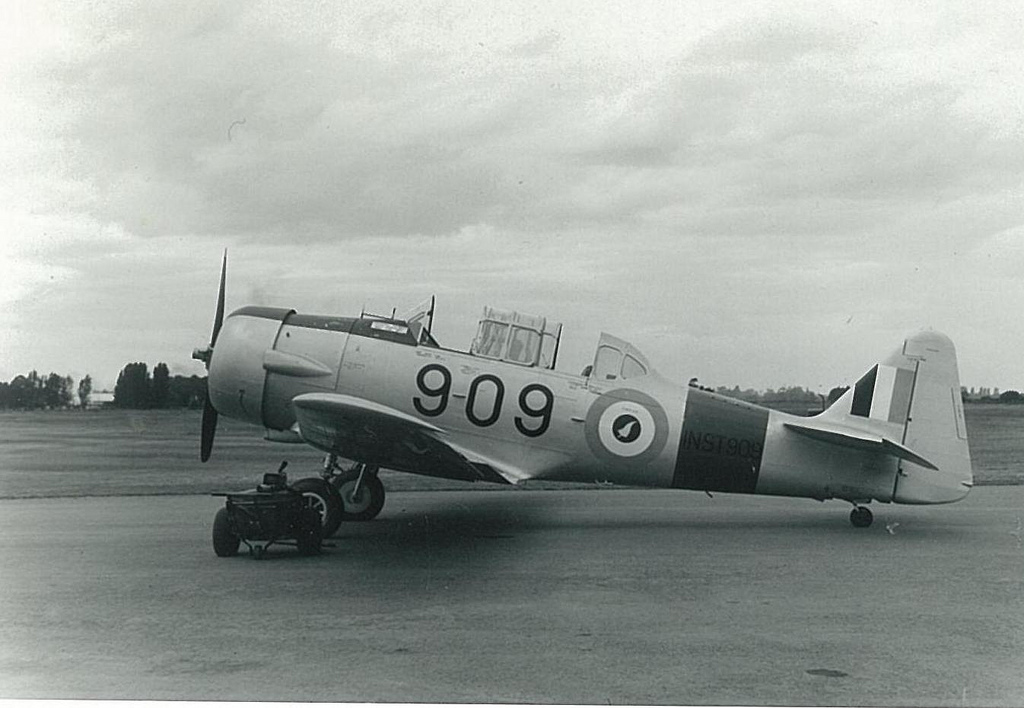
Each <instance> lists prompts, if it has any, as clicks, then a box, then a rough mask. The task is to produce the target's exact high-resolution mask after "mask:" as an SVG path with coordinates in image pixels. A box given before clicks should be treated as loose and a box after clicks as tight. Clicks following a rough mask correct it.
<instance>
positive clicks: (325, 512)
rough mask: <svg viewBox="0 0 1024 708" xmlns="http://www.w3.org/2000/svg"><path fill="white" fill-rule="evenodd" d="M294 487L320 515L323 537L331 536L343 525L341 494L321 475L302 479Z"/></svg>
mask: <svg viewBox="0 0 1024 708" xmlns="http://www.w3.org/2000/svg"><path fill="white" fill-rule="evenodd" d="M292 489H294V490H295V491H297V492H302V495H303V496H304V497H306V503H307V504H308V506H309V508H311V509H313V510H314V511H316V513H317V514H319V515H320V527H321V530H322V531H321V536H322V538H330V537H331V536H333V535H334V532H335V531H337V530H338V527H339V526H341V513H342V507H343V503H342V501H341V495H340V494H338V492H337V490H335V489H334V487H332V486H331V485H330V484H328V483H327V482H326V481H324V480H322V479H320V478H319V477H307V478H306V479H300V480H299V481H298V482H296V483H295V484H293V485H292Z"/></svg>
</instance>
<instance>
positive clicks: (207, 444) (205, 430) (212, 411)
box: [193, 248, 228, 462]
mask: <svg viewBox="0 0 1024 708" xmlns="http://www.w3.org/2000/svg"><path fill="white" fill-rule="evenodd" d="M227 275H228V250H227V249H226V248H225V249H224V261H223V262H222V263H221V266H220V288H218V291H217V313H216V314H215V315H214V316H213V334H212V335H211V337H210V347H209V349H207V350H205V352H201V354H202V355H203V356H201V357H200V358H201V359H202V360H203V361H204V362H206V370H207V371H209V370H210V357H212V356H213V347H214V345H215V344H216V343H217V336H218V335H220V328H221V326H222V325H223V324H224V290H225V284H226V281H227ZM193 356H196V355H195V354H193ZM216 433H217V409H216V408H214V407H213V402H212V401H210V379H209V374H207V379H206V398H205V400H204V401H203V427H202V437H201V438H200V439H199V459H200V460H202V461H203V462H206V461H207V460H209V459H210V454H211V453H212V452H213V437H214V435H215V434H216Z"/></svg>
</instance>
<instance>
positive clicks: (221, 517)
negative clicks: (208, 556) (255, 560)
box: [213, 507, 242, 558]
mask: <svg viewBox="0 0 1024 708" xmlns="http://www.w3.org/2000/svg"><path fill="white" fill-rule="evenodd" d="M241 542H242V539H240V538H239V537H238V536H236V535H235V534H234V533H233V532H232V531H231V521H230V519H229V517H228V510H227V508H225V507H222V508H221V509H220V510H218V511H217V515H216V516H214V517H213V552H214V553H216V554H217V556H218V557H220V558H230V557H231V556H236V555H238V546H239V544H241Z"/></svg>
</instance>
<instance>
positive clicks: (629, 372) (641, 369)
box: [622, 354, 647, 379]
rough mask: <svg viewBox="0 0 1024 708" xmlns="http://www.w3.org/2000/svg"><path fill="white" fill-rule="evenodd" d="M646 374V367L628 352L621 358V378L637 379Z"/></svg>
mask: <svg viewBox="0 0 1024 708" xmlns="http://www.w3.org/2000/svg"><path fill="white" fill-rule="evenodd" d="M646 375H647V368H646V367H645V366H644V365H643V364H641V363H640V362H639V361H637V360H636V359H634V358H633V357H631V356H630V355H629V354H627V355H626V356H625V357H624V358H623V359H622V378H624V379H637V378H640V377H641V376H646Z"/></svg>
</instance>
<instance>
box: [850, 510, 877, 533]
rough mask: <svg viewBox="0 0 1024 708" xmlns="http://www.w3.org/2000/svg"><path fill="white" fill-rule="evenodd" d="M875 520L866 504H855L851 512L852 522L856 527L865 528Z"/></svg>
mask: <svg viewBox="0 0 1024 708" xmlns="http://www.w3.org/2000/svg"><path fill="white" fill-rule="evenodd" d="M873 520H874V516H873V515H872V514H871V509H869V508H867V507H866V506H855V507H853V511H851V512H850V523H851V524H853V525H854V527H855V528H858V529H864V528H867V527H868V526H870V525H871V522H872V521H873Z"/></svg>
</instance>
